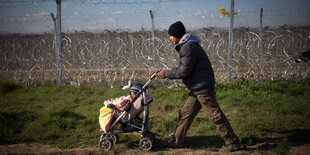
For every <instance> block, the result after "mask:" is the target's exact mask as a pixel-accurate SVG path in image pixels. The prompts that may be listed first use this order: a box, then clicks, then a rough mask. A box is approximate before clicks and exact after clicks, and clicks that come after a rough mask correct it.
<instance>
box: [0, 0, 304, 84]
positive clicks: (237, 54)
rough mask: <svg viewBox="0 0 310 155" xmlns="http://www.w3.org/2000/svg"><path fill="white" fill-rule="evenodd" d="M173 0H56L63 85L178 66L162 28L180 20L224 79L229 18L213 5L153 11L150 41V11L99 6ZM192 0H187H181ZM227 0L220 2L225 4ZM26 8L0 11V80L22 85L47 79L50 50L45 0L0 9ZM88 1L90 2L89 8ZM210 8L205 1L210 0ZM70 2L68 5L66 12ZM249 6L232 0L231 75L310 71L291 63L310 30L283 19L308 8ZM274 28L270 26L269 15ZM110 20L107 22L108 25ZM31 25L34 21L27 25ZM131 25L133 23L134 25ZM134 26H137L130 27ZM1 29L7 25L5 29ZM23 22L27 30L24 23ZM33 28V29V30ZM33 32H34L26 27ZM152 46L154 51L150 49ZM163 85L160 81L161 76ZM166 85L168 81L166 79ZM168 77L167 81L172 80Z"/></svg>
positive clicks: (299, 16) (51, 68) (118, 80)
mask: <svg viewBox="0 0 310 155" xmlns="http://www.w3.org/2000/svg"><path fill="white" fill-rule="evenodd" d="M184 1H185V0H184ZM177 2H180V1H178V0H175V1H174V0H171V1H169V0H166V1H163V0H153V1H147V0H123V1H121V0H110V1H94V0H93V1H83V0H63V1H62V12H61V13H62V18H61V22H62V23H61V24H62V35H61V38H62V39H61V43H62V61H63V67H64V70H63V71H64V74H63V75H64V77H63V79H64V81H65V82H66V83H86V84H92V85H108V86H114V85H117V84H125V83H127V81H128V80H129V79H131V80H143V79H145V78H147V77H148V76H150V75H151V74H152V73H153V72H154V71H156V70H158V69H160V68H172V67H174V66H177V65H178V54H177V52H175V51H174V49H173V45H172V43H171V42H170V41H169V39H168V35H167V30H166V29H167V28H168V26H169V25H170V24H171V23H173V22H175V21H177V20H181V21H183V22H184V24H185V26H186V27H187V29H188V32H190V33H193V34H195V35H197V36H199V37H200V38H201V40H202V42H201V45H202V47H203V48H204V49H205V51H206V53H207V54H208V56H209V58H210V60H211V62H212V65H213V68H214V71H215V75H216V78H217V81H219V82H222V81H225V80H227V45H228V28H227V27H229V18H228V17H227V16H225V15H223V14H220V13H219V12H218V9H219V8H214V9H213V10H212V9H211V10H210V9H205V10H204V9H201V8H198V9H195V10H187V11H178V10H173V9H172V10H169V9H167V10H165V11H162V12H160V11H156V10H155V14H154V23H155V38H154V39H153V38H152V32H151V28H150V25H151V18H150V13H149V10H141V11H133V10H130V9H124V11H111V12H109V13H106V12H104V11H103V8H106V7H108V8H112V9H113V7H116V6H118V7H120V8H122V7H124V8H125V7H126V6H128V5H151V6H156V5H161V6H162V5H166V3H169V4H170V3H177ZM186 2H190V3H194V2H193V1H186ZM229 4H230V1H228V0H227V1H225V3H224V5H225V6H226V9H228V8H229ZM25 5H28V6H32V7H33V8H34V9H32V10H27V9H26V10H24V12H27V14H7V13H4V11H5V9H4V11H1V13H2V15H0V23H1V25H2V26H1V35H0V42H1V47H0V72H1V75H0V79H1V80H14V81H18V82H22V83H27V84H43V83H46V82H54V81H55V80H56V79H57V77H56V76H57V75H56V67H57V64H56V62H57V61H56V59H57V58H56V53H55V35H54V32H53V31H54V23H53V20H52V17H51V15H50V13H55V10H56V4H55V1H52V0H41V1H40V0H39V1H30V0H29V1H27V0H24V1H18V0H17V1H12V0H11V1H6V2H0V6H1V10H3V9H2V8H5V7H8V6H11V7H12V6H13V7H14V8H15V9H20V8H21V7H23V6H25ZM87 5H93V6H98V7H92V8H93V9H91V10H90V9H89V7H86V6H87ZM210 5H211V4H210ZM71 7H73V9H69V8H71ZM261 8H264V6H263V5H258V6H256V5H253V4H252V1H251V0H242V1H236V2H235V12H236V13H235V27H234V30H233V35H234V41H233V56H232V67H233V68H232V72H233V73H232V76H233V77H232V78H233V79H240V78H245V79H249V80H265V79H275V78H287V79H301V78H307V77H309V76H310V70H309V65H310V63H309V62H307V61H305V62H303V61H302V62H299V63H297V62H296V60H295V59H296V56H297V55H298V53H299V52H302V51H307V50H309V49H310V27H309V25H307V23H305V22H304V23H302V24H301V25H302V26H291V25H287V24H286V22H287V19H288V18H289V19H291V18H294V19H296V21H303V20H306V19H309V17H310V11H308V10H306V9H299V10H298V12H296V11H292V10H294V9H279V8H276V9H273V8H267V9H264V12H262V21H263V22H262V23H263V27H262V28H261V29H260V10H261ZM275 19H276V20H277V21H279V22H278V23H280V24H279V25H275V26H271V25H268V24H269V23H272V22H270V21H273V20H275ZM107 23H110V24H107ZM34 24H35V26H34ZM133 25H136V27H135V28H133ZM137 25H138V26H137ZM8 27H14V29H13V30H11V31H9V30H8ZM29 27H30V28H29ZM32 27H34V28H32ZM33 29H35V30H36V32H35V33H34V32H29V31H30V30H33ZM153 43H155V46H154V47H155V49H152V48H151V47H152V46H153ZM162 82H167V81H162ZM170 82H171V81H170ZM178 83H179V81H172V82H171V84H178Z"/></svg>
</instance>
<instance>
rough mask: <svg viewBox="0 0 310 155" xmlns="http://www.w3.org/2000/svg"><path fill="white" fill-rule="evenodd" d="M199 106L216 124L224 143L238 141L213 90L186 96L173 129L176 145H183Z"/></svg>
mask: <svg viewBox="0 0 310 155" xmlns="http://www.w3.org/2000/svg"><path fill="white" fill-rule="evenodd" d="M201 108H202V109H203V111H204V112H206V115H207V117H208V118H209V120H210V121H212V122H213V123H214V124H215V125H216V128H217V131H218V132H219V134H220V135H221V137H222V138H223V140H224V141H225V144H226V145H229V144H232V143H239V139H238V137H237V136H236V135H235V133H234V131H233V129H232V127H231V125H230V123H229V121H228V120H227V118H226V116H225V114H224V113H223V112H222V110H221V108H220V106H219V104H218V102H217V100H216V94H215V92H214V91H211V92H208V93H204V94H199V95H196V96H188V97H187V99H186V102H185V103H184V105H183V106H182V108H181V109H180V112H179V122H178V126H177V128H176V131H175V137H176V139H175V140H176V144H177V145H183V142H184V137H185V135H186V133H187V131H188V129H189V128H190V126H191V124H192V122H193V120H194V118H195V117H196V115H197V113H198V112H199V111H200V109H201Z"/></svg>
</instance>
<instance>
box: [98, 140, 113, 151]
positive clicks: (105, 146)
mask: <svg viewBox="0 0 310 155" xmlns="http://www.w3.org/2000/svg"><path fill="white" fill-rule="evenodd" d="M112 141H113V140H112V139H111V138H103V139H102V140H101V141H100V142H99V147H100V149H102V150H104V151H108V150H111V149H112V147H113V142H112Z"/></svg>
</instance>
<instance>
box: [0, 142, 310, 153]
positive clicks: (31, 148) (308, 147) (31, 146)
mask: <svg viewBox="0 0 310 155" xmlns="http://www.w3.org/2000/svg"><path fill="white" fill-rule="evenodd" d="M269 145H270V144H267V143H261V144H257V145H255V146H249V147H247V148H245V149H243V150H240V151H236V152H232V153H226V154H235V155H248V154H267V155H269V154H270V155H273V154H276V153H275V152H274V151H273V150H272V149H268V147H269ZM0 154H1V155H8V154H38V155H39V154H40V155H41V154H50V155H54V154H57V155H58V154H60V155H62V154H64V155H67V154H68V155H99V154H108V155H114V154H120V155H137V154H145V155H153V154H154V155H161V154H168V155H185V154H186V155H205V154H212V155H220V154H223V153H219V152H217V151H212V150H204V149H187V148H182V149H170V148H169V149H160V150H154V151H149V152H144V151H140V150H138V149H126V150H125V149H124V150H112V151H106V152H105V151H101V150H100V149H99V148H98V147H88V148H73V149H60V148H55V147H51V146H50V145H43V144H39V143H27V144H12V145H1V146H0ZM288 154H290V155H308V154H310V144H303V145H300V146H293V147H291V148H290V150H289V153H288Z"/></svg>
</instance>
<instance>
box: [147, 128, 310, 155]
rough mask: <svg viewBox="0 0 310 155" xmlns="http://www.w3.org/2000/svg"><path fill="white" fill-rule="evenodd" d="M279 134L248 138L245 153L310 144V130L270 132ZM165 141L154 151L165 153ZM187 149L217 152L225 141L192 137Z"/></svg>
mask: <svg viewBox="0 0 310 155" xmlns="http://www.w3.org/2000/svg"><path fill="white" fill-rule="evenodd" d="M268 132H270V133H278V134H279V135H281V136H278V137H264V138H257V137H246V138H243V139H242V140H241V143H242V145H243V146H244V147H243V151H262V152H264V151H271V150H275V149H276V147H277V146H278V145H279V144H280V143H281V142H283V141H284V139H285V140H286V142H287V143H288V145H289V147H295V146H302V145H305V144H310V129H294V130H286V131H268ZM163 143H164V140H161V139H157V140H156V141H155V142H154V147H153V148H154V151H164V150H166V149H168V148H167V147H166V146H164V144H163ZM185 144H186V146H185V148H189V149H207V150H210V151H217V150H218V149H219V148H221V147H222V145H224V141H223V140H222V138H221V137H219V136H191V137H186V139H185Z"/></svg>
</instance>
